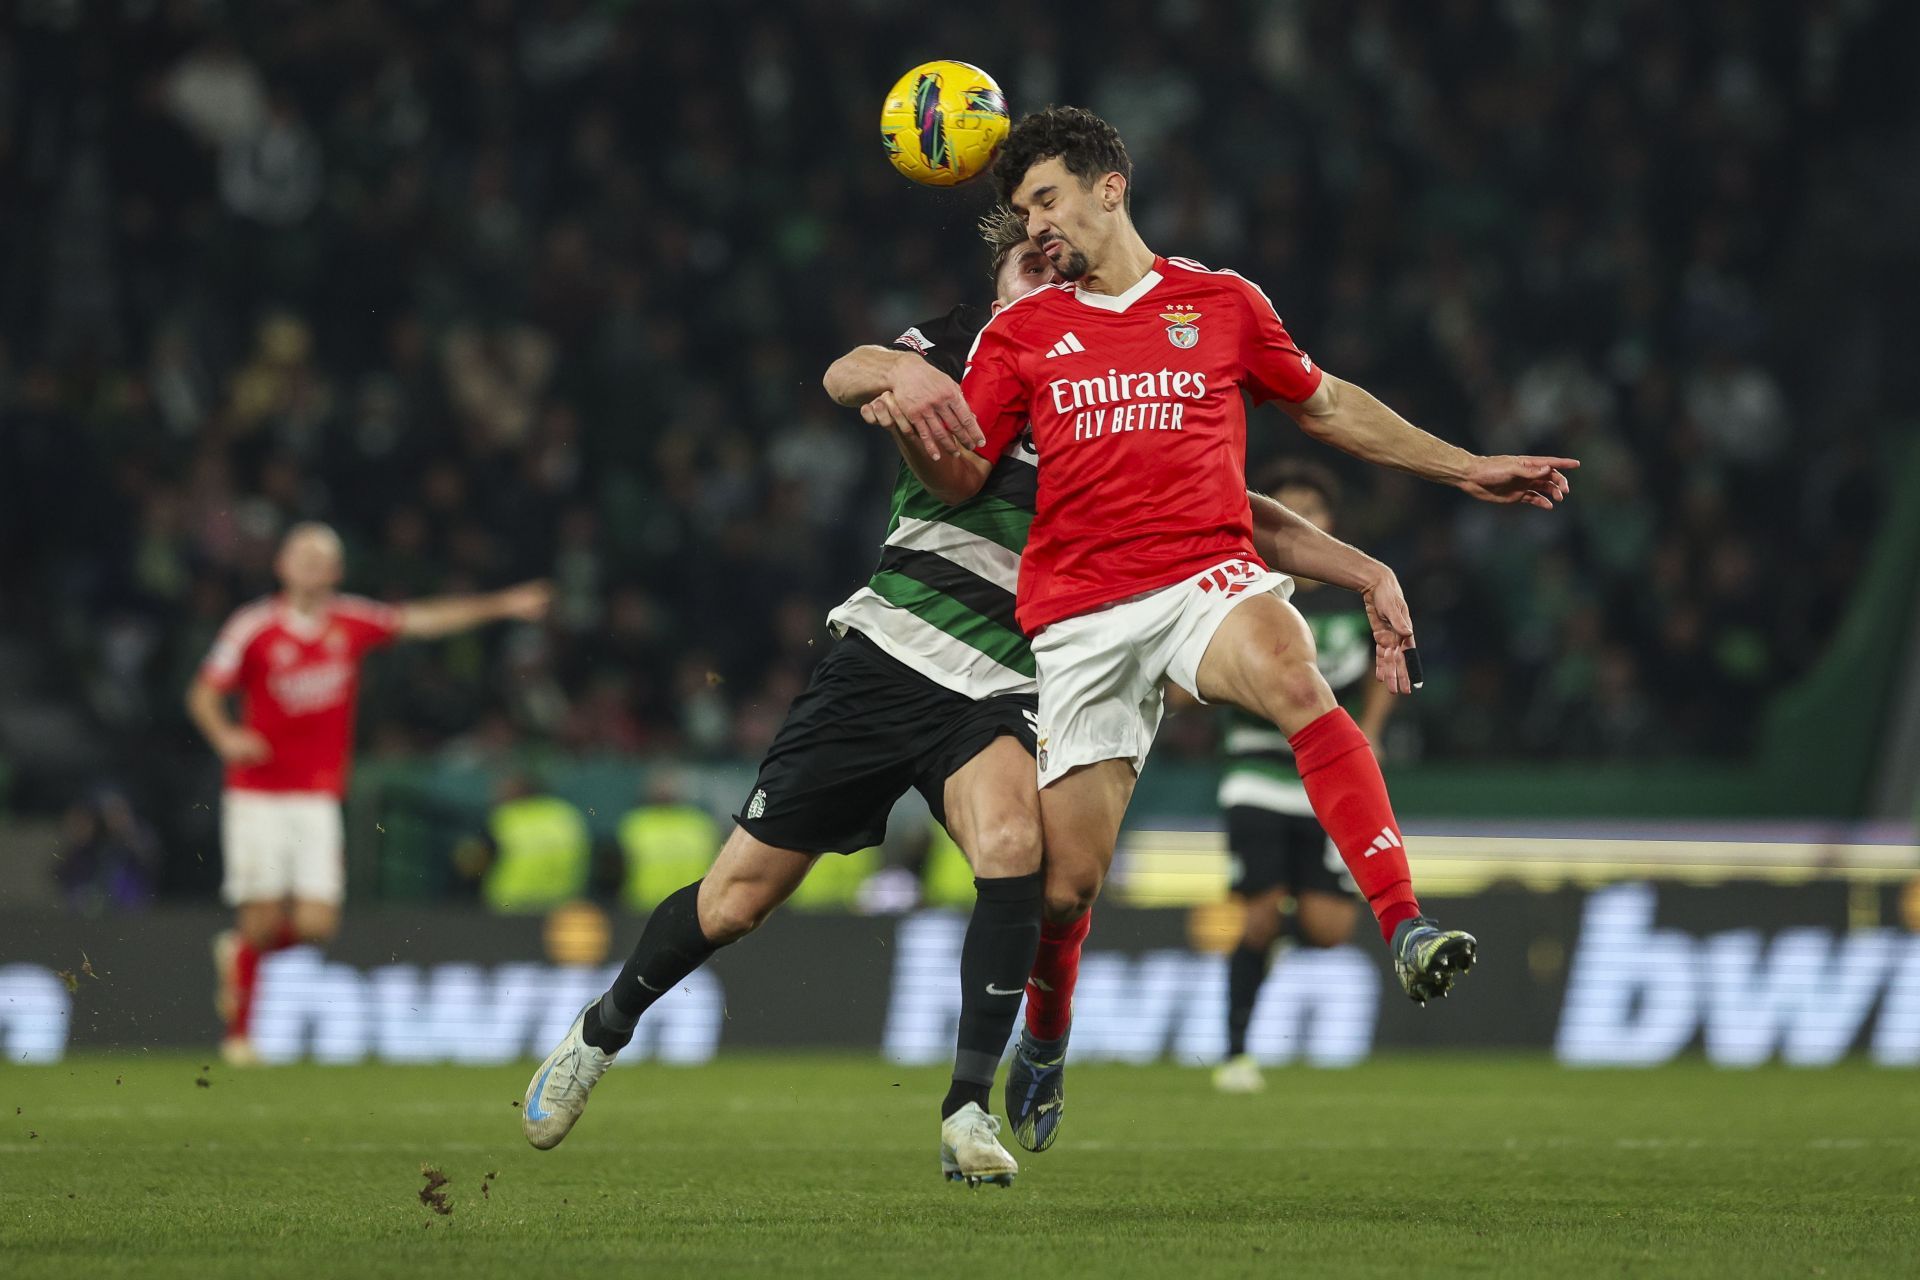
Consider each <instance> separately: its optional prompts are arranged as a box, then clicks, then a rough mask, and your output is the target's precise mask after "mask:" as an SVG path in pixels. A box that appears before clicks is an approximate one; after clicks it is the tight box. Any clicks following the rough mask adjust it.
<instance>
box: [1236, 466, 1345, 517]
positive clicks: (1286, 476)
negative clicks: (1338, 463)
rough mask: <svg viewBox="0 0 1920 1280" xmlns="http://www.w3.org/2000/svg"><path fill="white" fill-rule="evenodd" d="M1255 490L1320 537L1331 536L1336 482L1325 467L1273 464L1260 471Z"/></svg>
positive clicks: (1336, 500) (1337, 496)
mask: <svg viewBox="0 0 1920 1280" xmlns="http://www.w3.org/2000/svg"><path fill="white" fill-rule="evenodd" d="M1257 487H1258V488H1259V490H1260V492H1262V493H1264V494H1266V495H1267V496H1268V497H1269V498H1272V499H1273V500H1274V501H1275V502H1278V503H1279V504H1280V505H1281V506H1283V507H1287V508H1289V509H1291V510H1292V511H1293V512H1294V513H1295V514H1296V515H1298V516H1300V518H1301V519H1303V520H1305V521H1306V522H1307V523H1309V524H1311V525H1313V526H1314V527H1315V528H1316V529H1318V530H1320V531H1321V532H1322V533H1332V532H1333V515H1334V509H1335V508H1336V507H1338V506H1339V505H1340V481H1339V480H1337V479H1335V478H1334V474H1333V472H1331V471H1329V470H1327V469H1326V468H1325V467H1323V466H1319V465H1318V464H1316V463H1312V462H1288V461H1282V462H1276V463H1274V464H1273V465H1272V466H1270V467H1267V468H1266V469H1264V470H1263V471H1261V473H1260V483H1259V485H1258V486H1257Z"/></svg>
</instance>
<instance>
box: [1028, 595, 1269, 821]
mask: <svg viewBox="0 0 1920 1280" xmlns="http://www.w3.org/2000/svg"><path fill="white" fill-rule="evenodd" d="M1269 591H1272V592H1277V593H1278V594H1279V596H1280V598H1281V599H1282V600H1285V599H1288V598H1289V597H1291V596H1292V595H1293V579H1292V578H1289V577H1287V576H1286V575H1285V574H1282V573H1274V572H1273V571H1272V570H1270V569H1265V568H1262V567H1261V566H1260V565H1259V564H1257V563H1255V562H1253V561H1249V560H1228V561H1224V562H1222V563H1220V564H1217V565H1215V566H1213V567H1212V568H1211V569H1207V570H1205V571H1204V572H1201V573H1197V574H1195V575H1194V576H1193V577H1191V578H1188V579H1187V580H1186V581H1185V582H1176V583H1174V584H1173V585H1172V586H1170V587H1162V588H1160V589H1159V590H1158V591H1149V592H1147V593H1146V594H1145V595H1139V596H1134V597H1133V598H1132V599H1130V600H1122V601H1120V602H1118V603H1117V604H1110V605H1107V606H1105V607H1104V608H1100V609H1095V610H1094V611H1093V612H1092V613H1083V614H1080V615H1079V616H1077V617H1073V618H1066V619H1063V620H1062V621H1060V622H1054V623H1049V624H1048V625H1047V626H1046V627H1044V628H1042V629H1041V631H1040V634H1039V635H1037V636H1035V637H1034V638H1033V657H1034V663H1035V666H1036V667H1037V669H1038V673H1039V680H1040V724H1039V732H1038V739H1037V743H1036V746H1037V749H1036V751H1035V753H1034V754H1035V757H1036V759H1037V761H1038V763H1039V766H1040V785H1041V786H1043V787H1044V786H1047V785H1048V784H1050V783H1052V782H1055V781H1057V780H1058V779H1059V778H1061V777H1063V776H1064V775H1065V774H1066V773H1067V771H1068V770H1070V769H1076V768H1078V767H1080V766H1081V765H1085V764H1098V763H1100V762H1101V761H1102V760H1130V761H1132V762H1133V769H1134V772H1135V773H1138V772H1139V771H1140V769H1141V767H1142V766H1144V765H1145V764H1146V762H1147V752H1148V750H1149V749H1150V748H1152V746H1153V735H1154V734H1155V733H1156V732H1158V731H1159V728H1160V714H1161V711H1162V710H1163V701H1164V699H1163V695H1162V693H1161V688H1162V685H1163V683H1164V682H1165V681H1167V680H1171V681H1173V682H1174V683H1175V684H1177V685H1179V686H1180V687H1181V688H1182V689H1185V690H1186V691H1187V692H1188V693H1190V694H1192V695H1193V696H1194V697H1195V698H1199V697H1200V690H1199V689H1198V688H1197V687H1196V686H1197V685H1198V683H1199V675H1200V659H1201V658H1202V657H1204V656H1205V655H1206V652H1207V646H1208V645H1209V644H1211V643H1213V633H1214V632H1215V631H1218V630H1219V629H1220V624H1221V623H1222V622H1224V621H1225V620H1226V617H1227V615H1228V614H1229V613H1231V612H1233V610H1234V609H1235V607H1237V606H1238V605H1240V604H1241V603H1243V602H1245V601H1247V600H1251V599H1253V598H1254V597H1255V596H1259V595H1264V594H1266V593H1267V592H1269ZM1203 701H1204V699H1203Z"/></svg>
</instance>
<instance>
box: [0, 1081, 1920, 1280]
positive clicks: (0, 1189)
mask: <svg viewBox="0 0 1920 1280" xmlns="http://www.w3.org/2000/svg"><path fill="white" fill-rule="evenodd" d="M202 1062H203V1060H202V1059H187V1058H180V1057H160V1056H158V1055H129V1056H125V1057H118V1058H89V1059H81V1060H76V1061H72V1062H69V1063H65V1064H62V1065H60V1066H57V1067H48V1068H19V1067H14V1068H0V1105H3V1106H4V1110H3V1111H0V1119H3V1120H4V1124H0V1258H4V1259H5V1263H4V1268H0V1269H4V1272H5V1274H6V1275H8V1276H10V1277H21V1278H24V1277H29V1276H85V1277H88V1278H89V1280H92V1278H93V1277H105V1276H121V1275H128V1276H131V1275H140V1276H147V1275H153V1276H183V1277H186V1276H191V1277H194V1278H195V1280H211V1278H213V1277H220V1276H248V1277H253V1276H260V1275H272V1276H308V1275H311V1276H354V1277H359V1276H396V1277H407V1278H408V1280H419V1278H420V1277H426V1276H440V1275H457V1276H460V1277H462V1278H463V1280H478V1278H480V1277H490V1276H512V1277H528V1276H552V1275H567V1274H572V1273H574V1271H575V1270H576V1269H584V1268H591V1269H593V1272H594V1273H596V1274H606V1275H657V1276H682V1275H687V1276H692V1275H700V1276H715V1275H738V1274H747V1273H756V1272H764V1273H770V1274H778V1275H781V1276H783V1277H790V1276H832V1277H841V1278H844V1277H847V1276H870V1275H873V1276H920V1275H949V1276H961V1275H1000V1274H1020V1275H1031V1276H1040V1277H1054V1276H1083V1275H1087V1276H1091V1275H1098V1276H1108V1277H1112V1276H1165V1275H1171V1274H1179V1275H1180V1276H1182V1277H1183V1280H1191V1278H1193V1277H1200V1276H1212V1275H1256V1274H1259V1275H1272V1274H1288V1275H1380V1276H1393V1277H1396V1278H1404V1277H1406V1276H1409V1275H1429V1274H1431V1275H1440V1274H1447V1275H1543V1274H1563V1275H1588V1274H1596V1273H1609V1274H1624V1275H1684V1276H1715V1275H1729V1276H1731V1275H1738V1276H1742V1277H1750V1276H1754V1275H1766V1276H1775V1275H1833V1276H1837V1275H1912V1274H1914V1269H1915V1267H1916V1266H1920V1263H1917V1262H1916V1259H1920V1079H1916V1078H1915V1077H1914V1076H1913V1075H1912V1074H1911V1073H1902V1072H1897V1071H1886V1070H1876V1069H1873V1068H1870V1067H1866V1066H1859V1065H1850V1066H1846V1067H1842V1068H1840V1069H1836V1070H1831V1071H1807V1072H1792V1071H1788V1070H1785V1069H1769V1070H1761V1071H1753V1072H1741V1073H1733V1072H1719V1071H1714V1070H1711V1069H1709V1068H1706V1067H1704V1066H1701V1065H1698V1064H1691V1063H1690V1064H1683V1065H1680V1066H1677V1067H1672V1068H1667V1069H1663V1070H1657V1071H1647V1072H1569V1071H1565V1070H1562V1069H1560V1068H1557V1067H1555V1066H1552V1065H1551V1064H1549V1063H1547V1062H1545V1061H1543V1060H1537V1059H1535V1060H1527V1059H1505V1058H1500V1059H1495V1058H1485V1059H1482V1058H1469V1057H1422V1058H1403V1059H1396V1060H1388V1061H1381V1062H1376V1063H1374V1064H1371V1065H1368V1066H1365V1067H1361V1068H1358V1069H1355V1070H1351V1071H1338V1072H1325V1071H1305V1070H1295V1071H1283V1072H1274V1073H1272V1074H1270V1076H1269V1087H1268V1091H1267V1093H1265V1094H1264V1095H1261V1096H1258V1097H1253V1098H1239V1097H1232V1098H1229V1097H1219V1096H1216V1095H1214V1094H1213V1093H1212V1092H1211V1090H1210V1088H1209V1085H1208V1080H1207V1077H1206V1075H1205V1073H1203V1072H1200V1071H1196V1070H1192V1069H1182V1068H1176V1067H1151V1068H1127V1067H1079V1068H1075V1069H1073V1070H1071V1071H1070V1073H1069V1093H1068V1100H1069V1105H1068V1113H1067V1120H1066V1123H1065V1127H1064V1128H1063V1130H1062V1137H1061V1140H1060V1142H1059V1143H1058V1145H1057V1146H1056V1147H1055V1148H1054V1149H1053V1150H1052V1151H1049V1152H1047V1153H1045V1154H1043V1155H1037V1156H1029V1155H1027V1154H1026V1153H1025V1152H1018V1151H1016V1154H1017V1155H1018V1156H1019V1157H1020V1159H1021V1164H1022V1173H1021V1177H1020V1180H1019V1182H1018V1184H1017V1185H1016V1186H1015V1187H1014V1188H1013V1189H1011V1190H1001V1189H998V1188H993V1187H984V1188H981V1189H979V1190H972V1191H970V1190H967V1189H965V1188H963V1187H958V1186H952V1185H949V1184H946V1183H944V1182H942V1181H941V1180H940V1179H939V1176H938V1173H937V1161H936V1154H937V1151H936V1143H937V1126H936V1123H935V1116H934V1113H935V1106H936V1103H937V1100H938V1098H939V1096H940V1093H941V1092H942V1089H943V1085H944V1081H943V1079H942V1075H941V1073H939V1072H932V1071H922V1070H914V1071H902V1070H900V1069H897V1068H893V1067H890V1066H888V1065H886V1064H884V1063H882V1062H879V1061H877V1060H875V1059H872V1058H820V1057H780V1058H738V1057H736V1058H730V1059H725V1060H723V1061H721V1062H719V1063H717V1064H715V1065H713V1066H710V1067H704V1068H698V1069H684V1068H669V1067H657V1066H650V1065H649V1066H641V1067H636V1068H626V1069H622V1070H619V1071H616V1072H615V1073H614V1074H613V1075H612V1076H610V1077H609V1078H608V1080H607V1081H606V1082H605V1083H603V1084H602V1086H601V1087H600V1089H599V1090H598V1091H597V1092H596V1094H595V1097H594V1102H593V1106H592V1107H591V1108H590V1109H589V1111H588V1113H587V1116H586V1118H585V1119H584V1120H583V1121H582V1122H581V1125H580V1127H579V1128H578V1129H576V1130H575V1131H574V1133H573V1136H572V1137H570V1138H569V1139H568V1140H567V1142H566V1143H565V1144H564V1145H562V1146H561V1147H560V1148H558V1149H557V1150H555V1151H552V1152H536V1151H533V1150H531V1149H530V1148H528V1147H527V1146H526V1144H525V1143H524V1142H523V1141H522V1140H521V1137H520V1129H519V1119H520V1117H519V1112H518V1110H517V1109H516V1105H515V1104H516V1103H517V1102H518V1100H519V1098H520V1094H521V1090H522V1088H523V1087H524V1086H525V1084H526V1077H527V1075H528V1074H529V1072H530V1070H531V1064H528V1066H527V1067H515V1068H512V1069H501V1070H493V1069H437V1068H410V1067H351V1068H320V1067H295V1068H280V1069H274V1070H260V1071H253V1072H235V1071H230V1070H227V1069H225V1068H223V1067H221V1066H219V1065H218V1064H217V1063H216V1064H215V1065H213V1067H212V1068H211V1069H210V1070H203V1069H202ZM201 1081H204V1082H205V1083H204V1085H203V1084H201V1083H200V1082H201ZM423 1165H424V1166H428V1167H430V1168H433V1169H437V1170H439V1171H440V1172H441V1173H442V1174H444V1175H445V1177H446V1178H447V1179H448V1181H447V1182H446V1183H445V1184H444V1185H443V1186H440V1187H438V1188H432V1189H430V1188H429V1182H428V1179H426V1178H425V1177H424V1176H423V1174H422V1172H421V1169H422V1166H423ZM489 1175H497V1176H493V1177H489ZM423 1190H425V1191H430V1194H429V1195H428V1196H427V1197H425V1198H424V1199H423V1197H422V1194H421V1193H422V1192H423ZM432 1192H437V1194H438V1195H439V1196H441V1197H444V1199H445V1201H446V1203H447V1207H448V1208H449V1210H450V1211H449V1212H447V1213H444V1214H442V1213H440V1212H437V1211H436V1210H435V1208H434V1207H433V1206H432V1205H431V1204H429V1203H427V1201H428V1200H431V1199H432V1198H433V1195H432V1194H431V1193H432Z"/></svg>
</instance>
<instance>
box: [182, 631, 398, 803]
mask: <svg viewBox="0 0 1920 1280" xmlns="http://www.w3.org/2000/svg"><path fill="white" fill-rule="evenodd" d="M399 634H400V610H398V609H397V608H395V607H393V606H392V605H385V604H379V603H377V602H375V601H372V600H366V599H362V598H361V597H359V596H335V597H334V598H333V599H332V601H331V602H329V604H328V605H327V607H326V609H325V610H324V611H323V612H322V613H320V614H319V615H318V616H315V617H307V616H305V615H302V614H298V613H295V612H294V611H293V609H292V607H291V606H289V605H288V604H287V603H286V601H285V600H283V599H281V598H280V597H278V596H274V597H270V598H268V599H265V600H257V601H255V602H254V603H252V604H250V605H247V606H246V607H244V608H242V609H240V610H239V611H237V612H236V613H235V614H234V615H233V616H232V617H231V618H229V619H227V624H226V626H224V627H222V628H220V634H219V636H218V637H217V638H216V639H215V640H214V642H213V651H212V652H211V653H209V654H208V655H207V660H206V661H205V662H204V663H202V664H201V667H200V675H201V677H202V678H203V679H205V680H206V681H207V682H208V683H209V684H211V685H212V686H213V687H214V688H216V689H218V690H220V692H222V693H231V692H233V691H234V690H235V689H238V690H239V691H240V694H241V698H242V701H243V702H244V704H245V705H244V707H243V709H242V711H241V720H242V723H244V724H245V725H246V726H247V727H248V728H250V729H253V730H254V731H256V732H257V733H259V735H260V736H261V737H263V738H265V739H266V740H267V746H268V747H269V748H271V749H272V751H273V754H272V756H271V757H269V758H268V759H266V760H264V761H262V762H261V763H259V764H248V765H229V766H228V767H227V786H229V787H231V788H233V789H234V790H236V791H321V792H330V793H331V794H333V795H336V796H337V795H342V794H344V793H345V791H346V785H347V765H348V759H347V758H348V754H349V752H350V751H351V750H352V747H353V713H354V701H355V699H356V698H357V697H358V695H359V692H360V659H361V658H362V657H364V656H365V655H366V654H367V653H368V652H369V651H370V650H373V649H377V648H379V647H380V646H381V645H383V644H387V643H388V642H390V641H391V640H392V639H393V638H394V637H395V636H397V635H399Z"/></svg>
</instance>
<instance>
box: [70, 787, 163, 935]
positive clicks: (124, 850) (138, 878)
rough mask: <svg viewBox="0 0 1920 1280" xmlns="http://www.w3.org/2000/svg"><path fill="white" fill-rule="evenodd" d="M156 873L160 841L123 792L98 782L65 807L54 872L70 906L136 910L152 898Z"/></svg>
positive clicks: (87, 910) (88, 911)
mask: <svg viewBox="0 0 1920 1280" xmlns="http://www.w3.org/2000/svg"><path fill="white" fill-rule="evenodd" d="M159 872H160V842H159V840H158V839H157V838H156V837H155V836H154V834H153V831H152V829H151V828H150V827H148V826H147V824H146V823H145V822H143V821H141V820H140V817H139V815H138V814H136V813H135V812H134V811H133V805H132V804H131V803H130V802H129V801H128V800H127V796H126V793H125V792H123V791H121V790H120V789H119V788H117V787H98V788H96V789H95V790H94V791H93V792H92V793H90V794H89V795H88V796H87V798H86V799H84V800H82V801H80V802H79V803H78V804H76V805H74V806H73V807H72V808H70V809H68V810H67V816H66V821H65V823H64V824H63V826H62V829H61V849H60V858H59V861H58V863H56V864H55V869H54V876H55V878H56V879H57V880H58V881H59V883H60V892H61V894H62V896H64V897H65V898H66V900H67V905H68V906H69V907H70V908H71V909H73V910H74V911H78V912H80V913H82V914H84V915H102V914H104V913H106V912H110V911H138V910H141V909H142V908H144V907H146V906H148V905H149V904H150V903H151V902H152V901H153V896H154V888H155V885H156V884H157V883H158V879H159Z"/></svg>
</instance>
